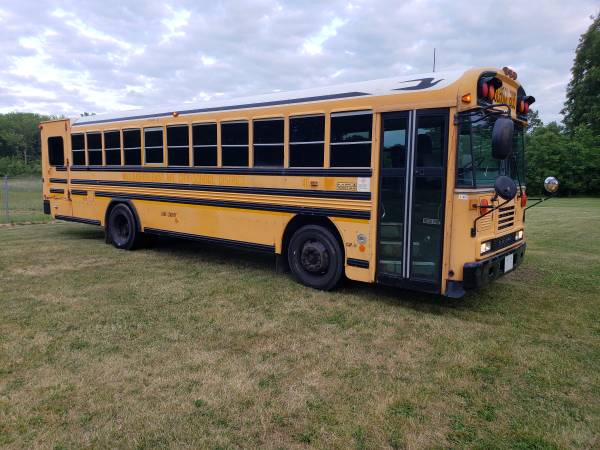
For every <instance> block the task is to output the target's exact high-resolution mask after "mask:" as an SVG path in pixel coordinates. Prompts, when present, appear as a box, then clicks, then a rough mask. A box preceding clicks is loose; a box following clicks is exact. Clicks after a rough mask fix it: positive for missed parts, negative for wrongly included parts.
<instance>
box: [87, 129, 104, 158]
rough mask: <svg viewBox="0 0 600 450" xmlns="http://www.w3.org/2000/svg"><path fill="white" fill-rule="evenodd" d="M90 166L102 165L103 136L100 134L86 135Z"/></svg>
mask: <svg viewBox="0 0 600 450" xmlns="http://www.w3.org/2000/svg"><path fill="white" fill-rule="evenodd" d="M86 135H87V151H88V164H89V165H90V166H101V165H102V136H101V135H100V133H99V132H96V133H86Z"/></svg>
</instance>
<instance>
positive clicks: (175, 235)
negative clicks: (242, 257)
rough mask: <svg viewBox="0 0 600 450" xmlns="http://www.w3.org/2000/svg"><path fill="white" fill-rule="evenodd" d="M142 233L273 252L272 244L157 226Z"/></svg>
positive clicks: (145, 229)
mask: <svg viewBox="0 0 600 450" xmlns="http://www.w3.org/2000/svg"><path fill="white" fill-rule="evenodd" d="M144 233H148V234H154V235H157V236H164V237H171V238H180V239H191V240H193V241H199V242H206V243H210V244H222V245H227V246H231V247H237V248H244V249H249V250H258V251H262V252H268V253H275V246H274V245H266V244H255V243H253V242H246V241H235V240H233V239H223V238H215V237H210V236H202V235H199V234H189V233H179V232H176V231H167V230H159V229H157V228H144Z"/></svg>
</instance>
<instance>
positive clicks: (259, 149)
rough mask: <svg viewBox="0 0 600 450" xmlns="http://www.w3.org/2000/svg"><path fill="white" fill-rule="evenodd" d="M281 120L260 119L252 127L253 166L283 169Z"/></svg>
mask: <svg viewBox="0 0 600 450" xmlns="http://www.w3.org/2000/svg"><path fill="white" fill-rule="evenodd" d="M283 125H284V122H283V119H260V120H255V121H254V122H253V126H254V132H253V136H254V165H255V166H263V167H264V166H270V167H283Z"/></svg>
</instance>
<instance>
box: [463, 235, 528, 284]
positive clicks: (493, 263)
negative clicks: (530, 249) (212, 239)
mask: <svg viewBox="0 0 600 450" xmlns="http://www.w3.org/2000/svg"><path fill="white" fill-rule="evenodd" d="M526 247H527V244H525V243H523V244H521V245H519V246H518V247H515V248H511V249H510V250H507V251H505V252H502V253H499V254H497V255H495V256H492V257H491V258H488V259H484V260H483V261H478V262H473V263H467V264H465V265H464V266H463V283H462V284H463V288H464V289H475V288H480V287H483V286H485V285H487V284H488V283H489V282H490V281H493V280H495V279H496V278H499V277H501V276H502V275H504V274H505V273H506V272H505V270H504V262H505V259H506V257H507V256H509V255H511V254H512V255H513V268H512V269H511V270H510V271H512V270H515V269H516V268H517V267H518V266H519V265H520V264H521V262H523V258H524V257H525V248H526Z"/></svg>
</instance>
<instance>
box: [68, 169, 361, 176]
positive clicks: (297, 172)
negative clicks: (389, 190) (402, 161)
mask: <svg viewBox="0 0 600 450" xmlns="http://www.w3.org/2000/svg"><path fill="white" fill-rule="evenodd" d="M71 171H73V172H158V173H163V172H164V173H194V174H196V173H198V174H223V175H279V176H286V177H289V176H302V177H367V178H368V177H370V176H371V174H372V171H371V168H369V167H365V168H354V169H352V168H348V169H346V168H327V169H326V168H314V169H313V168H302V169H295V168H287V169H284V168H275V167H185V166H174V167H165V166H158V167H153V166H71Z"/></svg>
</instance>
